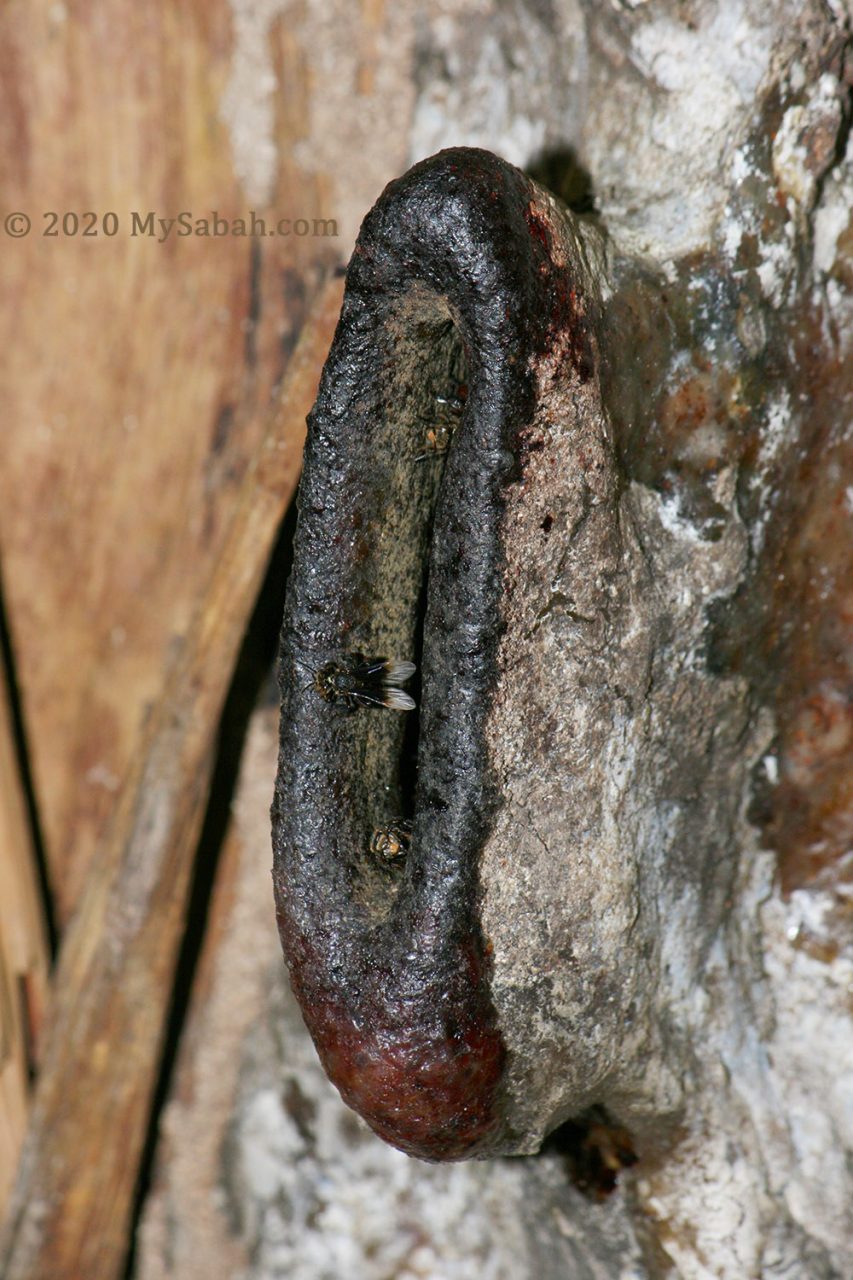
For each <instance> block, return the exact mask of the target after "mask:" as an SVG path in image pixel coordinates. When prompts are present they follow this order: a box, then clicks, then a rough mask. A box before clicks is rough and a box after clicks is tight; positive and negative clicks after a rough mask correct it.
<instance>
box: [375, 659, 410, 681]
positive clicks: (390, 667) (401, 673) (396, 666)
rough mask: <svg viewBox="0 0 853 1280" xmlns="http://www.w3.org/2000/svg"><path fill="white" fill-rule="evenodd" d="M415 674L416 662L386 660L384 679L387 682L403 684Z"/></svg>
mask: <svg viewBox="0 0 853 1280" xmlns="http://www.w3.org/2000/svg"><path fill="white" fill-rule="evenodd" d="M414 674H415V664H414V662H386V663H385V672H384V676H383V679H384V681H385V683H386V684H403V682H404V681H406V680H408V679H410V677H411V676H413V675H414Z"/></svg>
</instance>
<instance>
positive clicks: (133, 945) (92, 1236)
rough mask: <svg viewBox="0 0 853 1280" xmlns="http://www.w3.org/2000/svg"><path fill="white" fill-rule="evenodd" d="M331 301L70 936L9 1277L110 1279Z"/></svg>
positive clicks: (309, 331)
mask: <svg viewBox="0 0 853 1280" xmlns="http://www.w3.org/2000/svg"><path fill="white" fill-rule="evenodd" d="M341 297H342V281H341V280H339V279H337V278H334V279H331V280H330V281H329V282H328V285H327V286H326V287H325V288H324V290H323V291H322V294H321V295H320V297H319V298H318V300H317V303H316V307H315V309H314V311H313V312H312V319H311V321H310V322H309V324H308V325H307V326H306V329H305V331H304V333H303V335H302V338H301V339H300V342H299V346H298V348H297V351H296V352H295V354H294V356H293V358H292V361H291V365H290V369H289V372H288V375H287V379H286V382H285V389H284V392H283V395H282V397H281V402H280V403H279V405H278V406H277V408H276V411H275V413H274V414H273V421H272V423H271V425H270V426H269V428H268V430H267V431H266V432H265V433H264V436H263V439H262V441H261V444H260V447H259V448H258V450H257V452H256V454H255V458H254V461H253V464H252V466H251V468H250V471H249V474H248V475H247V477H246V479H245V480H244V482H243V484H242V485H241V489H240V493H239V496H238V500H237V505H236V511H235V514H234V517H233V519H232V522H231V525H230V528H229V530H228V532H227V535H226V538H225V543H224V546H223V549H222V552H221V554H220V556H219V557H218V560H217V562H216V566H215V568H214V571H213V574H212V576H211V579H210V581H209V584H208V587H207V590H206V592H205V593H204V597H203V600H202V604H201V607H200V609H199V611H198V614H197V617H196V620H195V622H194V625H193V626H192V628H191V629H190V632H189V635H188V638H187V641H186V643H185V645H184V647H183V649H182V651H181V652H180V653H179V654H178V655H177V657H176V659H175V661H174V665H173V668H172V672H171V675H170V677H169V680H168V682H167V687H166V690H165V693H164V696H163V697H162V698H161V699H160V700H159V701H158V703H157V705H156V707H155V708H154V709H153V711H152V714H151V716H150V718H149V721H148V724H147V727H146V730H145V735H144V742H143V743H142V744H141V745H140V748H139V750H138V751H137V752H136V753H134V761H135V766H134V768H133V771H132V773H131V774H130V776H129V778H128V782H127V784H126V786H125V787H124V789H123V791H122V793H121V796H120V798H119V804H118V808H117V811H116V815H115V821H114V824H113V826H112V828H111V831H110V834H109V837H108V839H107V841H106V843H105V844H104V846H103V848H102V849H101V851H100V855H99V857H98V859H97V860H96V861H95V863H94V864H93V865H92V869H91V873H90V875H89V877H88V880H87V883H86V887H85V891H84V893H83V897H82V899H81V902H80V907H79V909H78V911H77V913H76V914H75V916H74V918H73V920H72V922H71V924H70V926H69V928H68V930H67V936H66V940H65V943H64V945H63V948H62V952H61V956H60V964H59V970H58V975H57V979H56V983H55V992H54V1016H53V1019H52V1026H51V1029H50V1036H49V1043H48V1047H47V1051H46V1056H45V1063H44V1067H43V1069H42V1072H41V1075H40V1079H39V1082H38V1087H37V1091H36V1097H35V1103H34V1110H33V1119H32V1124H31V1128H30V1133H29V1135H28V1138H27V1143H26V1146H25V1149H24V1154H23V1157H22V1161H21V1166H20V1171H19V1177H18V1181H17V1184H16V1187H15V1191H14V1194H13V1198H12V1202H11V1208H10V1213H9V1219H8V1223H7V1228H6V1233H5V1238H4V1241H3V1245H2V1248H0V1272H2V1274H3V1276H4V1277H5V1278H6V1280H79V1278H80V1277H82V1276H97V1277H98V1280H111V1278H112V1277H117V1276H119V1275H121V1273H122V1267H123V1264H124V1259H125V1256H126V1250H127V1232H128V1225H129V1218H130V1212H131V1209H132V1203H133V1194H134V1188H135V1183H136V1177H137V1169H138V1161H139V1156H140V1152H141V1150H142V1145H143V1142H144V1139H145V1134H146V1128H147V1124H148V1119H149V1109H150V1102H151V1094H152V1088H153V1085H154V1081H155V1078H156V1070H157V1064H158V1060H159V1055H160V1050H161V1041H162V1035H163V1030H164V1025H165V1020H166V1015H167V1011H168V1005H169V997H170V990H171V983H172V978H173V974H174V965H175V959H176V955H177V951H178V947H179V943H180V939H181V936H182V933H183V925H184V910H185V903H186V896H187V889H188V884H189V878H190V871H191V868H192V862H193V854H194V849H195V845H196V840H197V836H198V832H199V829H200V824H201V820H202V817H203V813H204V807H205V801H206V797H207V790H208V783H209V778H210V769H211V763H212V749H213V745H214V743H215V739H216V727H217V723H218V718H219V715H220V713H221V709H222V705H223V701H224V698H225V694H226V692H227V688H228V684H229V680H230V677H231V673H232V670H233V665H234V661H235V658H236V654H237V652H238V649H239V645H240V641H241V639H242V636H243V632H244V628H245V624H246V621H247V618H248V616H249V613H250V611H251V608H252V605H253V603H254V601H255V598H256V595H257V591H258V588H259V585H260V582H261V579H262V576H263V573H264V571H265V568H266V565H267V561H268V557H269V553H270V549H271V547H272V544H273V540H274V538H275V536H276V532H277V530H278V528H279V525H280V521H281V518H282V516H283V513H284V510H285V508H286V505H287V503H288V501H289V499H290V497H291V495H292V493H293V489H294V486H295V484H296V480H297V476H298V471H299V460H300V457H301V446H302V439H303V433H304V421H305V416H306V414H307V412H308V410H309V408H310V406H311V404H312V403H313V400H314V396H315V392H316V385H317V380H318V378H319V373H320V369H321V367H322V363H323V359H324V357H325V355H326V351H327V349H328V346H329V344H330V342H331V337H332V333H333V331H334V327H335V324H336V322H337V317H338V312H339V310H340V303H341ZM270 787H272V779H271V780H270ZM271 909H272V908H271Z"/></svg>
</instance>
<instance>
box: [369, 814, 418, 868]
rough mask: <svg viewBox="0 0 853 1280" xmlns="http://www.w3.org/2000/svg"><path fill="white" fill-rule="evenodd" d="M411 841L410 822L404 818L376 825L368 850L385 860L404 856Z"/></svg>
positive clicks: (394, 859) (395, 859)
mask: <svg viewBox="0 0 853 1280" xmlns="http://www.w3.org/2000/svg"><path fill="white" fill-rule="evenodd" d="M411 843H412V824H411V822H409V821H408V820H407V819H406V818H399V819H398V820H397V821H396V822H389V824H388V826H387V827H377V828H376V830H375V831H374V832H373V835H372V836H371V837H370V852H371V853H375V854H377V855H378V856H379V857H380V858H384V860H385V861H386V862H397V861H398V860H399V859H400V858H405V856H406V854H407V853H408V851H409V846H410V844H411Z"/></svg>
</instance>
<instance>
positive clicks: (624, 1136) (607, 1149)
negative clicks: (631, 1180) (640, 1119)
mask: <svg viewBox="0 0 853 1280" xmlns="http://www.w3.org/2000/svg"><path fill="white" fill-rule="evenodd" d="M539 1154H540V1157H544V1158H548V1157H554V1156H557V1157H558V1158H560V1159H561V1160H562V1161H563V1163H564V1165H565V1169H566V1173H567V1174H568V1177H569V1180H570V1181H571V1183H572V1184H573V1186H575V1187H576V1188H577V1189H578V1191H580V1192H582V1193H583V1195H585V1196H587V1197H588V1198H589V1199H590V1200H596V1201H601V1200H606V1199H607V1197H608V1196H609V1195H611V1194H612V1193H613V1191H615V1190H616V1187H617V1184H618V1181H619V1174H620V1173H621V1172H622V1170H623V1169H630V1167H631V1166H632V1165H634V1164H636V1163H637V1153H636V1151H635V1150H634V1143H633V1141H632V1139H631V1135H630V1133H629V1132H628V1130H627V1129H625V1128H624V1127H623V1126H622V1125H620V1124H617V1123H616V1121H614V1120H612V1119H611V1117H610V1116H609V1115H608V1114H607V1111H606V1110H605V1108H604V1107H598V1106H596V1107H590V1108H589V1110H588V1111H584V1112H583V1113H582V1114H581V1115H579V1116H575V1117H573V1118H572V1119H571V1120H567V1121H566V1122H565V1124H561V1125H560V1127H559V1128H558V1129H555V1130H554V1132H553V1133H551V1134H549V1135H548V1137H547V1138H546V1139H545V1142H544V1143H543V1144H542V1149H541V1151H540V1153H539Z"/></svg>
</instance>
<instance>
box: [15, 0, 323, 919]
mask: <svg viewBox="0 0 853 1280" xmlns="http://www.w3.org/2000/svg"><path fill="white" fill-rule="evenodd" d="M267 35H268V37H269V39H268V43H269V45H270V47H271V51H270V53H269V58H270V61H271V62H272V59H273V56H274V59H275V65H276V75H277V77H278V78H279V80H280V81H281V83H282V84H283V85H286V93H283V94H282V95H281V99H280V102H279V105H278V108H277V109H276V110H273V109H272V108H271V111H272V115H271V120H270V130H271V132H270V136H269V138H261V137H257V136H253V135H252V134H251V131H250V130H247V129H246V128H245V127H243V126H244V123H245V122H243V121H242V117H241V116H240V112H241V110H243V109H244V103H245V100H246V96H247V89H246V84H247V83H249V84H250V83H251V81H252V78H253V66H252V63H251V60H250V59H249V60H247V57H246V56H242V57H241V58H240V59H238V58H237V55H236V52H235V46H236V44H237V42H238V38H239V32H235V30H234V24H233V20H232V15H231V12H230V9H229V6H228V5H227V3H225V0H215V2H214V3H212V4H202V3H199V2H195V0H193V2H191V3H187V4H181V5H175V4H172V3H169V2H168V0H155V3H153V4H148V5H144V6H139V5H136V6H134V5H131V4H129V3H128V2H127V0H108V2H107V3H106V4H103V5H98V6H89V5H85V4H78V3H69V4H67V5H56V4H50V3H47V0H37V2H36V3H34V4H23V3H12V4H10V5H8V6H5V7H4V12H3V15H2V17H0V49H2V54H0V121H2V123H0V141H1V142H2V145H0V182H2V188H3V199H4V209H5V210H9V211H12V210H21V211H24V212H26V213H27V214H28V216H29V217H30V218H31V219H32V230H31V232H30V234H29V236H27V237H26V238H22V239H18V240H15V239H12V238H11V237H9V236H4V237H3V239H2V242H0V250H2V252H0V283H2V288H3V294H4V302H5V306H4V308H3V311H2V316H0V334H2V348H0V349H2V351H3V357H2V359H0V396H2V401H3V406H4V438H3V469H2V474H0V511H2V545H3V553H4V567H5V571H6V592H7V598H8V605H9V613H10V617H11V631H12V635H13V640H14V643H15V649H16V654H17V659H18V666H19V675H20V680H21V686H22V692H23V697H24V701H25V707H26V712H27V719H28V723H29V725H30V729H31V734H30V737H31V742H32V746H33V754H34V758H33V762H32V764H33V771H34V776H35V783H36V789H37V794H38V800H39V803H40V809H41V815H42V824H43V828H44V834H45V842H46V848H47V857H48V862H49V868H50V872H51V881H52V889H53V892H54V894H55V897H56V907H57V918H58V922H59V924H60V926H61V925H62V924H64V923H65V922H66V921H67V920H68V918H69V916H70V913H71V911H72V909H73V907H74V904H75V903H76V902H77V901H78V898H79V895H80V892H81V887H82V885H83V882H84V879H85V875H86V871H87V868H88V867H89V865H90V862H91V858H92V854H93V850H94V849H95V848H96V846H97V844H98V842H99V840H100V839H101V837H102V836H103V834H104V832H105V830H106V827H107V825H108V823H109V821H110V819H111V817H112V815H113V813H114V810H115V806H116V802H117V797H118V793H119V790H120V788H121V785H122V781H123V779H124V777H125V773H126V771H127V768H128V765H129V760H130V752H131V750H132V747H133V744H134V743H135V741H136V734H137V730H138V727H139V724H140V720H141V717H142V715H143V714H144V712H145V709H146V707H147V706H150V705H151V704H152V703H153V702H155V701H156V700H157V699H158V698H159V696H160V694H161V692H162V689H163V684H164V678H165V671H166V670H167V667H168V664H169V662H170V655H171V652H172V649H173V647H174V645H175V644H176V643H180V641H181V640H182V639H183V638H185V637H186V635H187V632H188V628H189V626H190V622H191V619H192V618H193V616H194V611H195V607H196V604H197V601H198V599H199V595H200V592H201V590H202V588H203V586H204V583H205V582H206V580H207V578H208V577H209V574H210V570H211V566H212V565H213V564H214V563H215V561H216V559H217V557H218V555H219V553H220V551H221V549H222V546H223V538H224V535H225V530H226V528H227V526H228V524H229V521H230V518H231V514H232V512H233V511H234V505H235V502H236V500H237V495H238V493H239V489H240V483H241V480H242V478H243V476H244V474H245V471H246V467H247V465H248V461H249V459H250V457H251V456H252V454H253V453H254V451H255V449H256V448H257V446H258V443H259V440H260V435H261V430H262V423H263V419H264V414H265V412H266V410H267V409H268V407H269V405H270V403H271V400H272V398H273V396H274V394H275V392H276V389H277V387H278V386H279V384H280V381H281V378H282V375H283V372H284V369H285V367H286V364H287V359H288V356H289V353H290V351H291V349H292V346H293V342H294V340H295V337H296V335H297V334H298V332H299V328H300V326H301V323H302V321H303V319H304V315H305V308H306V305H307V301H308V299H310V297H311V294H312V292H313V290H314V289H315V288H316V282H317V279H318V278H319V274H320V273H321V271H322V270H323V269H325V267H327V266H328V265H329V264H330V263H331V262H332V261H334V260H336V258H337V254H338V249H337V244H338V242H337V241H336V240H335V239H334V238H333V237H321V238H315V237H312V236H307V237H301V238H300V237H296V236H289V237H286V238H281V237H272V236H270V237H268V238H264V239H258V240H250V239H247V238H239V237H233V236H224V237H221V238H216V239H214V238H198V237H196V236H188V237H185V238H182V239H176V238H175V237H174V235H173V236H172V237H170V238H169V239H168V240H167V241H166V242H164V243H162V244H161V243H158V242H157V240H156V239H150V238H147V237H144V236H139V235H137V236H135V237H134V236H132V235H131V224H130V217H131V214H132V212H133V211H137V212H140V213H142V214H143V215H146V214H147V213H148V212H149V211H152V212H155V213H156V214H157V215H158V216H174V215H175V214H177V213H178V212H180V211H182V210H187V211H191V212H192V213H193V214H194V215H195V216H203V215H204V216H210V214H211V212H212V211H213V210H216V211H218V212H219V213H220V214H221V215H222V216H223V217H226V218H229V219H230V218H234V217H237V216H244V215H245V216H248V211H249V210H250V209H252V208H254V209H256V211H257V212H258V213H259V214H261V215H265V216H275V217H282V216H286V217H290V218H296V217H305V218H312V217H314V216H319V215H322V216H330V213H331V212H332V211H330V210H329V208H328V207H327V205H326V204H325V200H324V193H323V190H322V182H321V180H320V179H319V178H316V177H313V176H311V175H307V174H305V173H303V172H302V170H301V169H300V168H299V166H298V165H297V164H296V163H295V162H294V160H293V158H292V153H293V147H294V143H295V141H296V140H297V139H298V138H299V137H300V136H301V135H302V134H303V133H304V131H305V128H306V124H305V110H306V107H305V92H306V91H305V75H304V70H303V68H302V65H301V55H300V52H299V49H298V47H297V44H296V42H295V41H294V40H293V39H292V38H291V37H289V35H288V33H287V32H286V31H283V30H281V31H278V33H277V35H276V38H275V39H273V38H272V37H271V36H270V33H267ZM238 63H239V65H238ZM238 72H239V74H237V73H238ZM259 75H260V71H257V70H255V74H254V78H255V79H256V80H257V78H258V76H259ZM241 77H242V78H241ZM229 93H230V95H231V96H230V99H229V97H228V94H229ZM229 102H230V104H231V105H230V106H228V110H227V111H226V107H225V105H223V104H226V105H227V104H228V103H229ZM241 129H242V132H241ZM244 135H245V136H244ZM241 138H242V141H241ZM264 148H266V150H264ZM256 153H257V154H259V155H260V156H261V158H262V159H264V162H265V164H266V168H267V170H268V179H269V180H268V181H267V183H266V185H265V186H264V188H263V190H261V189H260V188H259V184H258V183H257V181H254V185H253V179H252V175H253V173H254V172H255V169H257V165H255V167H254V168H253V166H252V163H250V162H251V161H252V158H253V156H255V155H256ZM86 210H92V211H95V212H97V213H98V214H101V213H103V212H104V211H113V212H115V213H116V215H117V217H118V219H119V224H120V225H119V231H118V233H117V234H116V235H115V236H113V237H107V236H104V235H103V234H99V235H98V236H97V237H88V238H83V237H82V236H81V235H80V234H77V235H76V236H63V235H62V234H60V235H59V236H58V237H56V238H51V237H45V236H43V235H42V232H43V230H44V229H45V227H46V226H47V224H46V223H45V221H44V218H43V214H44V213H45V212H48V211H54V212H58V213H60V214H61V213H62V212H63V211H71V212H72V213H73V212H76V213H77V214H80V213H82V212H83V211H86Z"/></svg>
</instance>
